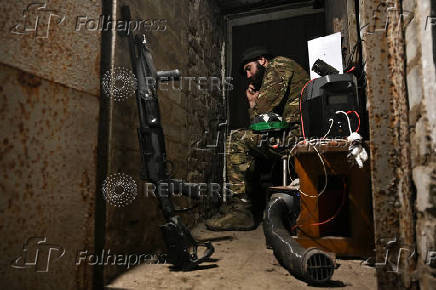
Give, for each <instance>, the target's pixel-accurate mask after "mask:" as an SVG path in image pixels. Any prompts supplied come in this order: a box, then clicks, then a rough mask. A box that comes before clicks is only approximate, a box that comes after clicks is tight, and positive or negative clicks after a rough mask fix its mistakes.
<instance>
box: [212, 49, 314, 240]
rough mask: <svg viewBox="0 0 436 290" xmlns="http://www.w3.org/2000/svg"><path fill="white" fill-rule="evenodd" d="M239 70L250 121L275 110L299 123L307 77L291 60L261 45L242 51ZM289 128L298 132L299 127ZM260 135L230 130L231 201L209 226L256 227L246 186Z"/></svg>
mask: <svg viewBox="0 0 436 290" xmlns="http://www.w3.org/2000/svg"><path fill="white" fill-rule="evenodd" d="M240 68H241V73H243V74H246V76H247V79H248V81H249V82H250V84H249V86H248V88H247V90H246V97H247V99H248V102H249V105H250V108H249V114H250V119H251V122H253V120H254V117H255V116H257V115H259V114H264V113H268V112H275V113H277V114H279V115H281V116H282V117H283V120H284V121H286V122H288V123H294V124H298V122H299V119H300V112H299V96H300V92H301V89H302V88H303V86H304V85H305V83H306V82H307V81H308V79H309V77H308V74H307V72H306V71H305V70H304V69H303V68H302V67H301V66H300V65H299V64H297V63H296V62H295V61H294V60H291V59H289V58H286V57H283V56H277V57H274V58H273V57H272V56H271V54H270V53H269V52H268V51H267V50H266V49H265V48H262V47H254V48H250V49H248V50H246V51H245V53H244V54H243V58H242V61H241V66H240ZM298 127H299V126H297V128H295V130H293V131H291V132H292V133H293V134H294V135H295V136H299V134H300V130H299V128H298ZM259 141H260V136H259V135H258V134H254V133H252V132H251V131H250V130H245V129H239V130H234V131H232V132H231V133H230V136H229V138H228V142H227V144H226V153H227V155H226V161H227V162H226V163H227V179H228V182H229V184H230V185H231V188H230V189H231V192H232V197H231V201H230V202H229V203H227V204H226V205H224V206H223V207H221V209H220V212H219V213H218V214H217V216H215V217H213V218H211V219H209V220H207V221H206V226H207V228H208V229H210V230H217V231H223V230H252V229H255V228H256V227H257V221H258V219H257V218H256V215H255V214H254V212H253V210H254V206H253V202H252V201H253V198H252V197H251V198H249V194H248V191H247V187H249V186H250V182H249V181H250V177H251V176H253V172H254V160H255V158H254V156H253V155H254V154H253V152H255V151H257V150H259V147H258V144H259Z"/></svg>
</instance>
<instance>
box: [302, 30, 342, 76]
mask: <svg viewBox="0 0 436 290" xmlns="http://www.w3.org/2000/svg"><path fill="white" fill-rule="evenodd" d="M307 47H308V49H309V65H310V68H311V69H312V66H313V64H314V63H315V61H317V60H318V59H321V60H323V61H325V62H326V63H328V64H329V65H331V66H332V67H334V68H335V69H337V70H338V71H339V73H341V74H342V73H343V72H344V69H343V67H342V51H341V50H342V47H341V33H340V32H338V33H334V34H330V35H328V36H325V37H319V38H315V39H313V40H309V41H308V42H307ZM319 77H320V76H319V75H318V74H317V73H316V72H314V71H312V70H311V71H310V79H312V80H313V79H314V78H319Z"/></svg>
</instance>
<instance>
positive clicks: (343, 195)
mask: <svg viewBox="0 0 436 290" xmlns="http://www.w3.org/2000/svg"><path fill="white" fill-rule="evenodd" d="M346 192H347V190H346V184H345V183H344V191H343V194H342V202H341V205H340V206H339V207H338V209H337V210H336V212H335V214H334V215H333V216H331V217H330V218H328V219H326V220H324V221H322V222H319V223H313V224H310V226H321V225H324V224H326V223H329V222H331V221H332V220H334V219H335V218H336V217H337V216H338V215H339V213H340V212H341V210H342V208H343V207H344V204H345V195H346ZM300 226H302V225H295V226H293V227H292V229H291V231H293V230H295V229H296V228H298V227H300Z"/></svg>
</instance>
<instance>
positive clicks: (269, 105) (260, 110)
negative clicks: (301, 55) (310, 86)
mask: <svg viewBox="0 0 436 290" xmlns="http://www.w3.org/2000/svg"><path fill="white" fill-rule="evenodd" d="M308 80H309V76H308V74H307V72H306V71H305V70H304V69H303V68H302V67H301V66H300V65H299V64H298V63H296V62H295V61H294V60H292V59H289V58H286V57H283V56H278V57H275V58H273V59H272V60H270V61H269V63H268V65H267V66H266V71H265V75H264V77H263V80H262V86H261V88H260V90H259V96H258V98H257V100H256V105H255V106H254V107H253V108H251V109H249V114H250V120H251V121H253V119H254V117H255V116H257V115H259V114H264V113H268V112H275V113H277V114H279V115H281V116H282V117H283V121H286V122H298V121H299V120H300V110H299V97H300V93H301V89H302V88H303V86H304V85H305V84H306V82H307V81H308Z"/></svg>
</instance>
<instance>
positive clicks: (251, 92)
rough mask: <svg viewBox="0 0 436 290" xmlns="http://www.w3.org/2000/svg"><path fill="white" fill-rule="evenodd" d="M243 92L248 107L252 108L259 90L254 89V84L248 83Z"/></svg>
mask: <svg viewBox="0 0 436 290" xmlns="http://www.w3.org/2000/svg"><path fill="white" fill-rule="evenodd" d="M245 94H246V95H247V99H248V103H249V104H250V108H253V107H254V106H255V105H256V100H257V97H258V96H259V91H256V90H255V88H254V85H252V84H249V85H248V88H247V90H245Z"/></svg>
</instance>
